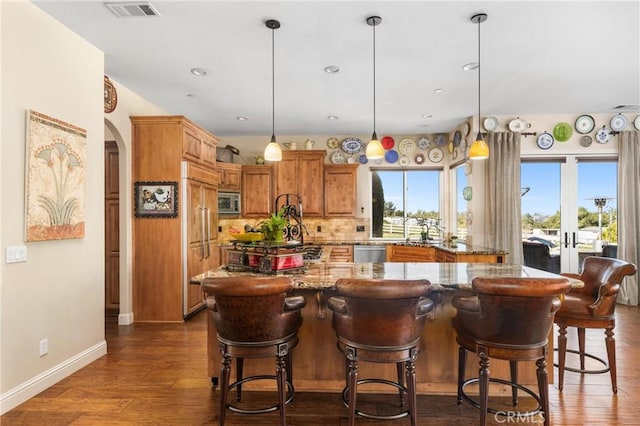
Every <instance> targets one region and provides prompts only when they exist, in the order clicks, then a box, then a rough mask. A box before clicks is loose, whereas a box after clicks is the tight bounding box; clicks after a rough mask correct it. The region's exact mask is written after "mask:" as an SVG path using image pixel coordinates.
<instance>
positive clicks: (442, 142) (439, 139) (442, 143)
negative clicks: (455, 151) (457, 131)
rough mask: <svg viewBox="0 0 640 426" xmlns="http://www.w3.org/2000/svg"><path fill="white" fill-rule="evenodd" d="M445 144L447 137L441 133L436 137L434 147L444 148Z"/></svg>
mask: <svg viewBox="0 0 640 426" xmlns="http://www.w3.org/2000/svg"><path fill="white" fill-rule="evenodd" d="M446 144H447V135H443V134H442V133H441V134H439V135H436V146H445V145H446Z"/></svg>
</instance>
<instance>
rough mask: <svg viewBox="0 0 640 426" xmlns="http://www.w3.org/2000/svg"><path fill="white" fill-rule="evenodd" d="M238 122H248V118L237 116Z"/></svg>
mask: <svg viewBox="0 0 640 426" xmlns="http://www.w3.org/2000/svg"><path fill="white" fill-rule="evenodd" d="M236 120H238V121H247V120H248V118H247V117H243V116H241V115H239V116H237V117H236Z"/></svg>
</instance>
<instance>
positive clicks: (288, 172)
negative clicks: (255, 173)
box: [274, 152, 298, 202]
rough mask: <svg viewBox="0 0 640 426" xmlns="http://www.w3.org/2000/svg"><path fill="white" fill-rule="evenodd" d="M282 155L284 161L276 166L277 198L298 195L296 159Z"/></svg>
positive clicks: (284, 153)
mask: <svg viewBox="0 0 640 426" xmlns="http://www.w3.org/2000/svg"><path fill="white" fill-rule="evenodd" d="M282 154H283V155H282V160H281V161H279V162H278V163H276V165H275V180H276V182H275V194H274V195H275V197H277V196H278V195H280V194H297V193H298V172H297V168H298V164H297V161H296V157H293V156H291V155H287V153H286V152H283V153H282ZM275 197H274V202H275Z"/></svg>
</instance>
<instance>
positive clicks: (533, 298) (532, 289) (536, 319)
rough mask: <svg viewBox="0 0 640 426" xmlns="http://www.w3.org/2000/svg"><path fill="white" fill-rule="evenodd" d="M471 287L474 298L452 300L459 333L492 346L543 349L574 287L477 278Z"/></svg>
mask: <svg viewBox="0 0 640 426" xmlns="http://www.w3.org/2000/svg"><path fill="white" fill-rule="evenodd" d="M472 287H473V290H474V291H475V293H476V295H475V296H470V297H467V298H464V297H462V298H454V300H453V305H454V307H456V308H457V309H458V312H457V314H456V317H455V318H454V325H455V328H456V330H457V331H458V332H462V333H463V334H469V335H471V336H473V337H474V338H475V339H480V340H485V341H487V342H491V343H498V344H505V345H518V346H529V345H530V346H540V345H544V344H546V343H547V337H548V335H549V331H550V330H551V327H552V325H553V319H554V314H555V312H556V311H557V310H558V309H559V308H560V304H561V296H562V295H563V294H565V293H567V292H568V291H569V289H570V287H571V284H570V283H569V281H568V280H567V279H565V278H545V279H540V278H519V277H518V278H474V279H473V281H472ZM456 299H457V300H456Z"/></svg>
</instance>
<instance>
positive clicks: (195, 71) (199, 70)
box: [191, 68, 207, 77]
mask: <svg viewBox="0 0 640 426" xmlns="http://www.w3.org/2000/svg"><path fill="white" fill-rule="evenodd" d="M191 74H193V75H197V76H198V77H204V76H205V75H207V70H205V69H204V68H191Z"/></svg>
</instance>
